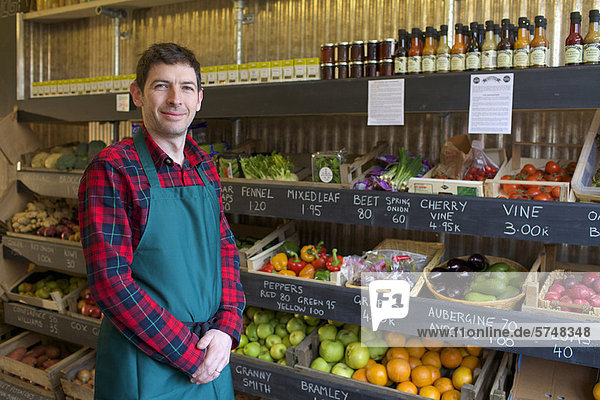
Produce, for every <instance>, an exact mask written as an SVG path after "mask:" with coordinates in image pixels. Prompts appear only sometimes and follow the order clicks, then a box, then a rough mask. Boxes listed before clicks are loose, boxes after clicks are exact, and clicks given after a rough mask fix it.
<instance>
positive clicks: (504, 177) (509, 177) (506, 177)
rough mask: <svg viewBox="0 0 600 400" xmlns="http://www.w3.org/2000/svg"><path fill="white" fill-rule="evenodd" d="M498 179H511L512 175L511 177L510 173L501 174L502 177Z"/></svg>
mask: <svg viewBox="0 0 600 400" xmlns="http://www.w3.org/2000/svg"><path fill="white" fill-rule="evenodd" d="M500 179H505V180H506V179H508V180H511V179H513V177H512V176H510V175H503V176H502V178H500Z"/></svg>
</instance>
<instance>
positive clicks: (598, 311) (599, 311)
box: [538, 269, 600, 320]
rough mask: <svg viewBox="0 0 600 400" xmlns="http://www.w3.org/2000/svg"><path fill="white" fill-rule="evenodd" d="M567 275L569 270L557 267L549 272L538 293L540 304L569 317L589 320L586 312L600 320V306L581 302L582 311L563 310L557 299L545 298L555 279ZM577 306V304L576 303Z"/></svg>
mask: <svg viewBox="0 0 600 400" xmlns="http://www.w3.org/2000/svg"><path fill="white" fill-rule="evenodd" d="M567 275H568V274H567V271H565V270H564V269H556V270H554V271H552V272H550V273H549V274H548V277H547V278H546V282H544V285H543V286H542V287H541V289H540V293H539V295H538V306H539V307H543V308H547V309H550V310H555V311H556V312H558V313H561V314H563V313H564V315H565V316H566V317H567V318H575V319H585V320H589V319H590V318H585V316H584V314H585V315H590V316H594V317H598V320H600V307H592V306H586V305H584V304H581V305H579V307H581V313H577V312H573V311H562V310H561V309H560V307H561V306H560V305H558V304H556V303H557V302H556V301H552V300H545V299H544V298H545V297H546V294H547V293H548V289H549V288H550V286H552V284H553V283H554V281H556V280H557V279H563V278H565V277H567ZM575 306H576V307H577V305H575ZM557 316H558V315H557ZM593 320H596V318H593Z"/></svg>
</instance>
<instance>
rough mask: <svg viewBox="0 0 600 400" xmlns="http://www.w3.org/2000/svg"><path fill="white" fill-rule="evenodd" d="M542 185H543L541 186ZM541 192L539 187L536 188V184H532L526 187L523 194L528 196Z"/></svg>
mask: <svg viewBox="0 0 600 400" xmlns="http://www.w3.org/2000/svg"><path fill="white" fill-rule="evenodd" d="M542 187H543V186H542ZM541 193H542V192H541V191H540V189H539V188H538V186H532V187H530V188H529V189H527V191H526V192H525V194H527V195H529V196H532V197H533V196H537V195H538V194H541Z"/></svg>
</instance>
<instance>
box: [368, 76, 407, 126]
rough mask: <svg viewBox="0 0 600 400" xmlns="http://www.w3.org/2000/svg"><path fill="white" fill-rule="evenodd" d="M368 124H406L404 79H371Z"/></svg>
mask: <svg viewBox="0 0 600 400" xmlns="http://www.w3.org/2000/svg"><path fill="white" fill-rule="evenodd" d="M367 109H368V117H367V125H404V79H385V80H376V81H373V80H371V81H369V102H368V106H367Z"/></svg>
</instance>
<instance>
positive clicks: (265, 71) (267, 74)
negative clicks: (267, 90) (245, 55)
mask: <svg viewBox="0 0 600 400" xmlns="http://www.w3.org/2000/svg"><path fill="white" fill-rule="evenodd" d="M258 69H259V70H260V78H259V79H260V82H261V83H266V82H269V80H270V79H271V63H270V62H261V63H258Z"/></svg>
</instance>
